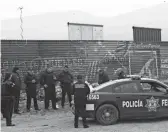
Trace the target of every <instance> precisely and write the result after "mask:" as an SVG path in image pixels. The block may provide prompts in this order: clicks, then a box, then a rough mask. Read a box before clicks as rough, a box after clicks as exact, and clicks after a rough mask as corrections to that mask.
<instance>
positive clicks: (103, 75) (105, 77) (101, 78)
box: [98, 70, 109, 85]
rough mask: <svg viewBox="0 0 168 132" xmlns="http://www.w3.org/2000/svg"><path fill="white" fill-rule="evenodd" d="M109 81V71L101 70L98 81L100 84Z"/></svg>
mask: <svg viewBox="0 0 168 132" xmlns="http://www.w3.org/2000/svg"><path fill="white" fill-rule="evenodd" d="M108 81H109V77H108V75H107V73H105V71H104V70H99V81H98V84H99V85H100V84H102V83H105V82H108Z"/></svg>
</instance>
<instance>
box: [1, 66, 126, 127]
mask: <svg viewBox="0 0 168 132" xmlns="http://www.w3.org/2000/svg"><path fill="white" fill-rule="evenodd" d="M121 78H124V73H123V72H122V71H121V72H120V74H119V75H118V79H121ZM57 81H59V82H60V84H61V88H62V100H61V105H62V108H64V103H65V96H66V94H67V95H68V99H69V105H70V107H71V106H72V104H75V119H74V127H75V128H78V118H79V116H81V117H82V119H83V126H84V128H88V125H87V123H86V111H85V107H86V101H87V95H88V94H89V93H90V89H89V86H88V85H87V84H86V83H85V81H84V79H83V77H82V75H78V76H77V82H76V83H73V81H74V78H73V76H72V74H71V73H70V72H69V69H68V66H67V65H66V66H64V70H63V71H62V72H61V73H60V74H59V75H58V76H56V75H55V74H54V72H53V69H52V68H47V69H46V70H45V71H44V72H43V73H42V74H41V76H40V79H37V77H36V75H34V74H33V72H32V71H31V70H30V69H28V72H27V74H26V76H25V78H24V83H25V85H26V93H27V111H28V112H29V111H30V106H31V99H32V98H33V100H34V108H35V110H40V109H39V107H38V103H37V98H36V96H37V95H36V94H37V93H36V90H37V84H38V83H40V84H41V86H43V87H44V91H45V101H44V104H45V109H46V110H48V108H49V100H51V101H52V108H53V109H54V110H56V109H57V108H56V102H57V100H56V91H55V85H56V82H57ZM107 81H109V77H108V75H107V74H106V73H105V72H104V70H99V80H98V83H99V84H102V83H105V82H107ZM1 90H2V92H1V94H2V96H1V97H2V98H1V101H2V103H1V112H2V114H3V117H4V118H6V125H7V126H14V124H12V121H11V118H12V113H13V109H14V113H16V114H20V113H19V98H20V90H21V78H20V76H19V68H18V67H14V68H13V71H12V73H7V74H6V75H5V79H4V81H3V83H2V89H1ZM72 98H73V99H72Z"/></svg>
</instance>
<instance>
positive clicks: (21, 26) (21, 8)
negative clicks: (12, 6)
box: [19, 6, 24, 40]
mask: <svg viewBox="0 0 168 132" xmlns="http://www.w3.org/2000/svg"><path fill="white" fill-rule="evenodd" d="M19 10H20V22H21V24H20V29H21V33H20V36H21V38H22V40H23V39H24V37H23V18H22V10H23V7H22V6H21V7H19Z"/></svg>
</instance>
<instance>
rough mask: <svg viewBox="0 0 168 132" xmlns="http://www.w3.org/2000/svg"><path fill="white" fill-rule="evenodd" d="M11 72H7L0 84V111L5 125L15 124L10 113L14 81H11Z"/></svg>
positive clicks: (12, 103)
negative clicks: (4, 119)
mask: <svg viewBox="0 0 168 132" xmlns="http://www.w3.org/2000/svg"><path fill="white" fill-rule="evenodd" d="M11 78H12V74H10V73H7V74H6V75H5V79H4V81H3V82H2V85H1V113H2V114H3V117H4V118H6V126H15V125H14V124H12V114H13V108H14V101H15V97H14V96H12V88H13V87H14V85H15V84H14V83H13V82H12V81H11Z"/></svg>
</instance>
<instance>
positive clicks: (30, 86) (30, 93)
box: [24, 69, 39, 112]
mask: <svg viewBox="0 0 168 132" xmlns="http://www.w3.org/2000/svg"><path fill="white" fill-rule="evenodd" d="M24 83H25V84H26V94H27V111H28V112H29V111H30V106H31V99H32V98H33V101H34V108H35V110H39V108H38V104H37V98H36V96H37V93H36V87H37V83H38V80H37V78H36V76H35V75H34V74H33V72H32V71H31V70H30V69H28V72H27V75H26V76H25V78H24Z"/></svg>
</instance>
